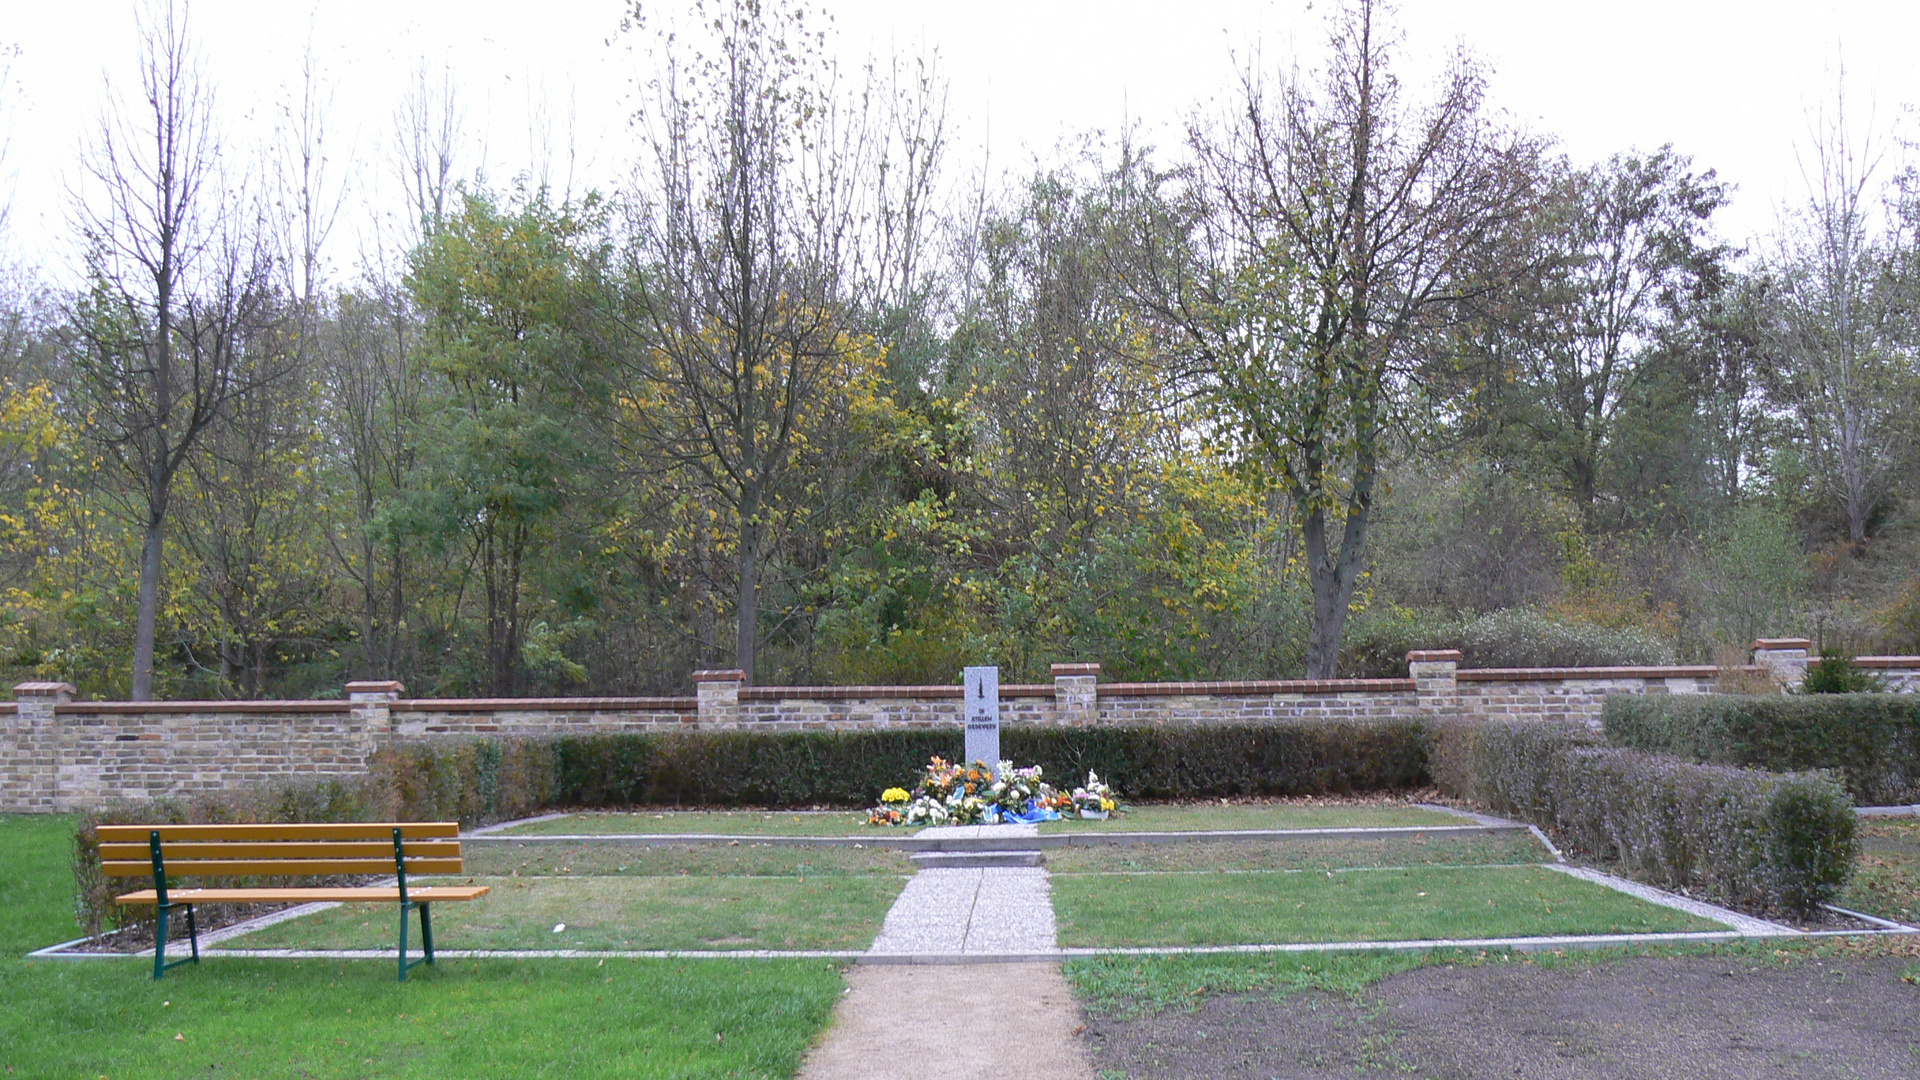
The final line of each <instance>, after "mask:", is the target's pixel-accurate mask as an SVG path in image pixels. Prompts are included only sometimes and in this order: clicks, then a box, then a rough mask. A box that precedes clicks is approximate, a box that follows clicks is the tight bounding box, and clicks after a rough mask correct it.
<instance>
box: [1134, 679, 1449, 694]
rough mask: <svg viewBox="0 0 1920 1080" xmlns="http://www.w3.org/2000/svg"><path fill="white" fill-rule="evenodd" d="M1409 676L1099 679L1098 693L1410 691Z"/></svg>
mask: <svg viewBox="0 0 1920 1080" xmlns="http://www.w3.org/2000/svg"><path fill="white" fill-rule="evenodd" d="M1414 688H1415V687H1414V681H1413V680H1412V679H1278V680H1261V681H1249V682H1143V683H1124V682H1119V683H1101V684H1100V696H1101V697H1217V696H1229V695H1231V696H1245V697H1261V696H1270V695H1273V694H1410V693H1413V691H1414Z"/></svg>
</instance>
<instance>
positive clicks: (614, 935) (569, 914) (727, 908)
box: [229, 874, 906, 949]
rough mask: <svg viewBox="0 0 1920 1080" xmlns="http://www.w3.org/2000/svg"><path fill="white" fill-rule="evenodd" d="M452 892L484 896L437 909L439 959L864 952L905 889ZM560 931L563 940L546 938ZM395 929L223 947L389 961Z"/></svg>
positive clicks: (306, 932) (665, 881)
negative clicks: (500, 953)
mask: <svg viewBox="0 0 1920 1080" xmlns="http://www.w3.org/2000/svg"><path fill="white" fill-rule="evenodd" d="M449 880H451V879H449ZM458 880H459V881H463V882H464V881H468V880H471V881H473V882H474V883H475V884H480V885H491V886H493V892H491V893H490V894H488V895H487V896H484V897H482V898H480V899H479V900H475V901H473V902H471V903H465V904H436V905H434V913H433V933H434V943H435V944H436V945H438V946H439V947H440V948H443V949H865V948H866V947H867V946H868V945H870V944H872V943H873V937H874V935H875V934H877V933H879V932H880V923H881V921H882V920H883V919H885V918H886V914H887V908H888V907H890V906H892V904H893V900H894V897H896V896H898V895H899V894H900V890H901V888H902V887H903V886H904V885H905V884H906V882H905V880H904V879H903V878H898V877H891V876H889V877H857V876H853V875H847V874H839V875H830V876H825V877H811V878H799V877H792V878H774V877H754V878H749V877H704V876H702V877H695V876H687V877H637V876H627V877H582V876H567V877H474V878H471V879H469V878H460V879H458ZM431 883H432V881H431V879H427V878H422V879H421V884H423V885H424V884H431ZM561 924H564V925H565V927H566V929H565V930H562V931H561V932H559V933H555V932H554V927H555V926H557V925H561ZM396 925H397V916H396V915H395V914H394V906H393V905H391V904H388V905H384V906H382V905H376V904H346V905H342V906H341V907H337V908H334V909H332V910H329V911H323V912H320V913H319V914H317V915H309V916H307V917H305V918H301V919H293V920H289V921H287V922H283V923H280V924H278V925H275V926H269V927H267V928H266V929H264V930H259V931H256V932H254V933H251V934H247V935H245V936H243V937H239V938H234V939H232V940H231V942H230V943H229V946H230V947H232V948H243V949H288V948H292V949H308V948H315V949H391V948H393V945H394V939H395V934H396ZM416 929H417V928H416ZM416 941H417V937H416ZM416 947H417V946H416Z"/></svg>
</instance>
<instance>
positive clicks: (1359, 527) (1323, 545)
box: [1300, 451, 1374, 679]
mask: <svg viewBox="0 0 1920 1080" xmlns="http://www.w3.org/2000/svg"><path fill="white" fill-rule="evenodd" d="M1373 472H1374V465H1373V459H1372V455H1371V454H1368V453H1365V452H1364V451H1363V452H1362V454H1361V460H1360V462H1359V468H1358V469H1357V470H1356V475H1355V476H1354V483H1353V495H1352V497H1351V499H1350V500H1348V502H1347V508H1346V510H1347V512H1346V520H1345V521H1344V522H1343V523H1342V525H1343V527H1342V528H1341V531H1340V550H1339V551H1338V552H1337V553H1334V555H1333V558H1332V559H1329V558H1328V550H1327V524H1328V523H1327V512H1326V510H1324V509H1321V508H1319V507H1315V508H1314V509H1313V510H1310V511H1309V512H1308V513H1307V515H1306V519H1305V520H1304V521H1303V522H1302V523H1301V529H1300V531H1301V539H1302V540H1303V541H1305V547H1306V555H1307V575H1308V578H1309V580H1310V583H1311V585H1312V587H1313V613H1312V621H1311V622H1310V623H1309V624H1308V627H1307V678H1309V679H1334V678H1338V677H1339V669H1340V639H1341V637H1342V636H1343V635H1344V634H1345V633H1346V629H1347V609H1348V608H1349V607H1350V606H1351V605H1352V604H1353V591H1354V588H1355V587H1356V586H1358V585H1359V584H1360V560H1361V556H1362V554H1364V553H1365V551H1366V542H1367V522H1368V519H1369V518H1370V517H1371V516H1372V513H1373V482H1374V476H1373Z"/></svg>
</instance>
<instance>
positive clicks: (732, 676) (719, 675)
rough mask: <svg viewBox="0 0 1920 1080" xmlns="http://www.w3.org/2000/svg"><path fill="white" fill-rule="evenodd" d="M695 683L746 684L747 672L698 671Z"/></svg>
mask: <svg viewBox="0 0 1920 1080" xmlns="http://www.w3.org/2000/svg"><path fill="white" fill-rule="evenodd" d="M693 681H694V682H697V683H702V682H746V681H747V672H746V669H744V668H716V669H714V670H711V671H696V672H694V673H693Z"/></svg>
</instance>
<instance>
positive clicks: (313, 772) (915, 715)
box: [0, 639, 1920, 812]
mask: <svg viewBox="0 0 1920 1080" xmlns="http://www.w3.org/2000/svg"><path fill="white" fill-rule="evenodd" d="M1808 649H1809V645H1808V643H1807V642H1806V641H1804V640H1800V639H1763V640H1761V641H1757V642H1755V643H1754V660H1755V665H1754V667H1753V668H1752V669H1750V670H1752V671H1754V672H1760V673H1770V674H1772V675H1773V676H1774V677H1776V678H1778V679H1781V680H1782V681H1784V682H1794V681H1797V679H1798V678H1799V677H1800V676H1801V675H1803V674H1804V673H1805V669H1806V664H1807V654H1808ZM1407 660H1408V673H1409V676H1410V677H1409V678H1405V679H1330V680H1321V681H1314V680H1282V681H1261V682H1200V683H1102V682H1100V681H1099V677H1100V665H1098V664H1056V665H1054V667H1053V672H1052V674H1053V681H1052V682H1049V683H1039V684H1032V685H1017V684H1015V685H1006V686H1002V687H1001V688H1000V696H1001V715H1002V722H1003V723H1007V724H1010V725H1043V724H1044V725H1075V726H1086V725H1097V724H1228V723H1271V724H1284V723H1289V722H1295V721H1301V720H1308V719H1356V720H1369V719H1392V718H1407V717H1434V716H1440V717H1444V716H1458V717H1467V718H1486V717H1503V718H1508V719H1524V720H1542V721H1551V722H1562V723H1575V724H1586V725H1594V726H1597V725H1598V724H1599V721H1600V710H1601V707H1602V705H1603V704H1604V702H1605V700H1606V696H1607V695H1608V694H1618V693H1632V694H1693V693H1707V692H1710V691H1711V689H1712V684H1713V682H1714V679H1715V678H1716V676H1717V674H1718V672H1717V671H1716V669H1714V668H1712V667H1704V666H1701V667H1689V666H1680V667H1630V668H1557V669H1547V668H1519V669H1480V670H1471V669H1469V670H1462V669H1460V667H1459V661H1460V654H1459V653H1457V652H1453V651H1450V650H1425V651H1419V652H1414V653H1410V654H1408V657H1407ZM1858 663H1859V664H1860V666H1861V667H1863V668H1866V669H1868V670H1871V671H1873V672H1874V673H1875V674H1877V675H1879V676H1880V677H1881V679H1882V680H1883V681H1885V682H1886V684H1887V686H1888V688H1889V689H1890V690H1896V691H1906V692H1920V657H1862V658H1861V659H1860V660H1859V661H1858ZM694 688H695V694H694V696H692V697H654V698H510V699H484V698H481V699H409V698H405V697H403V696H402V695H403V694H404V693H405V688H404V687H402V686H401V685H400V684H399V683H396V682H356V683H349V684H348V685H347V688H346V690H347V692H346V696H345V699H344V700H339V701H252V702H219V701H179V702H79V701H73V700H72V696H73V688H72V687H70V686H67V685H66V684H64V683H22V684H20V685H19V686H17V687H15V688H14V696H15V701H14V702H13V703H11V704H8V703H0V811H29V812H43V811H50V810H57V809H74V808H82V807H87V806H93V805H97V804H99V803H102V802H105V801H108V800H111V799H116V798H148V797H158V796H175V797H177V796H183V795H191V794H193V793H196V792H205V791H215V790H220V789H222V788H237V787H247V786H250V785H253V784H256V783H259V782H261V781H266V780H277V779H288V778H300V777H314V778H318V777H327V776H340V777H350V776H359V775H362V774H364V772H365V771H366V768H367V764H368V761H369V760H370V759H371V757H372V755H373V754H374V753H375V752H376V751H377V750H378V749H379V748H380V747H382V746H385V745H388V744H389V743H391V742H394V741H406V740H416V739H439V738H457V737H461V736H474V735H509V736H545V735H560V734H589V733H617V732H660V731H691V730H708V731H824V730H881V729H891V728H951V729H954V730H955V731H956V732H958V730H959V729H960V727H961V715H960V709H961V700H960V688H959V687H958V686H745V685H743V682H742V678H741V675H740V673H739V672H737V671H699V672H695V673H694Z"/></svg>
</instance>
